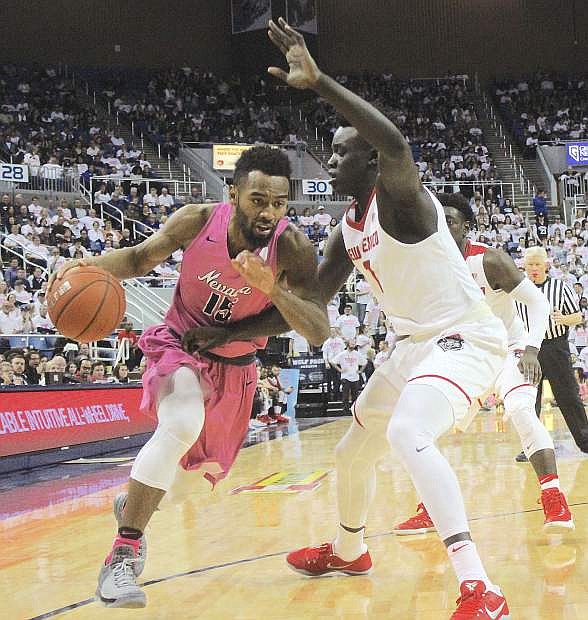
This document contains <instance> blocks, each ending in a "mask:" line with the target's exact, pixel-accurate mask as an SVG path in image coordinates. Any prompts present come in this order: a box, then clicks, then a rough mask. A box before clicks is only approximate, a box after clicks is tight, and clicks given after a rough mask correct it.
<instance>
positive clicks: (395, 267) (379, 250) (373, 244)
mask: <svg viewBox="0 0 588 620" xmlns="http://www.w3.org/2000/svg"><path fill="white" fill-rule="evenodd" d="M427 191H429V190H427ZM429 195H430V196H431V200H432V201H433V205H434V207H435V210H436V212H437V232H435V233H434V234H432V235H430V236H429V237H427V238H426V239H424V240H423V241H420V242H419V243H411V244H408V243H402V242H400V241H397V240H396V239H394V238H393V237H391V236H390V235H389V234H387V233H386V232H385V231H384V230H383V228H382V226H381V225H380V222H379V219H378V205H377V201H376V195H375V192H374V193H373V195H372V198H371V200H370V203H369V206H368V208H367V209H366V211H365V213H364V215H363V217H362V219H361V221H360V222H355V221H354V220H353V207H350V209H348V211H347V213H346V214H345V217H344V218H343V222H342V231H343V239H344V241H345V248H346V250H347V254H348V255H349V258H350V259H351V260H352V261H353V264H354V265H355V267H356V269H358V270H359V271H361V273H363V275H364V276H365V279H366V280H367V282H369V284H370V285H371V287H372V291H373V293H374V295H375V296H376V298H377V300H378V304H379V306H380V309H381V310H382V311H383V312H384V313H385V314H386V317H387V318H388V320H389V321H390V324H391V326H392V329H393V330H394V332H396V334H397V335H398V336H412V335H421V336H422V335H426V334H429V333H430V334H436V333H442V332H443V331H445V330H447V329H451V328H452V326H454V325H456V324H457V323H458V322H459V321H460V320H463V319H464V318H465V317H467V314H468V312H469V311H470V310H473V309H474V307H476V306H479V305H480V304H483V303H484V302H483V299H484V297H483V295H482V292H481V291H480V289H479V288H478V287H477V286H476V283H475V282H474V280H473V279H472V275H471V273H470V271H469V270H468V268H467V265H466V264H465V261H464V259H463V256H462V255H461V254H460V251H459V248H458V247H457V245H456V244H455V241H454V240H453V238H452V236H451V234H450V232H449V229H448V228H447V223H446V222H445V213H444V211H443V207H442V206H441V203H440V202H439V201H438V200H437V198H436V197H435V196H434V195H433V194H432V193H431V192H429ZM488 314H490V312H489V311H488Z"/></svg>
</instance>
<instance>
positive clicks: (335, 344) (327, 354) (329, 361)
mask: <svg viewBox="0 0 588 620" xmlns="http://www.w3.org/2000/svg"><path fill="white" fill-rule="evenodd" d="M344 350H345V342H344V340H343V338H341V336H339V330H338V329H337V328H336V327H331V332H330V336H329V337H328V338H327V339H326V340H325V341H324V343H323V346H322V353H323V360H324V361H325V370H326V379H327V389H328V391H329V394H330V395H331V397H333V398H338V397H339V394H340V391H341V377H340V374H339V371H338V369H337V365H336V364H335V362H334V359H335V357H336V356H337V355H339V353H341V352H343V351H344Z"/></svg>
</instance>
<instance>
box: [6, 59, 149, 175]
mask: <svg viewBox="0 0 588 620" xmlns="http://www.w3.org/2000/svg"><path fill="white" fill-rule="evenodd" d="M0 159H3V160H5V161H12V162H13V163H17V164H18V163H22V164H26V165H28V166H29V172H30V175H31V176H33V177H41V178H43V179H48V180H52V181H59V179H61V178H62V177H63V176H66V175H70V176H73V177H76V178H77V177H82V180H83V181H84V182H86V183H87V182H88V180H89V178H90V177H91V176H93V175H108V174H113V175H114V174H116V175H119V176H120V175H124V176H129V175H131V174H132V175H135V176H142V177H149V176H151V173H150V169H151V164H150V162H149V161H148V160H147V159H146V158H145V156H144V154H143V153H142V152H141V150H140V149H138V148H135V147H134V146H133V145H126V144H125V143H124V140H123V139H122V138H120V136H118V135H117V132H116V131H108V130H106V128H105V127H103V126H102V123H101V122H100V121H99V120H98V117H97V115H96V112H95V110H93V109H92V108H91V107H90V106H88V105H86V104H85V103H84V101H83V100H82V99H81V98H80V97H79V96H78V95H77V94H76V92H75V89H74V87H73V86H72V83H71V80H68V79H66V78H65V77H63V76H62V75H60V74H58V73H57V71H56V70H55V69H53V68H34V67H16V66H14V65H2V66H0Z"/></svg>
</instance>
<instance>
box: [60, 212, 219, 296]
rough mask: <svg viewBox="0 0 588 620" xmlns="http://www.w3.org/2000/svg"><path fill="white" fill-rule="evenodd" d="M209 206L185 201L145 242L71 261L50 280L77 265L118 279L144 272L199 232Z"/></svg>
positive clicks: (136, 275)
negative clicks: (103, 271) (92, 266)
mask: <svg viewBox="0 0 588 620" xmlns="http://www.w3.org/2000/svg"><path fill="white" fill-rule="evenodd" d="M209 208H210V205H206V206H203V205H186V206H185V207H182V208H181V209H180V210H179V211H176V212H175V213H174V214H173V215H172V216H171V217H170V218H169V219H168V220H167V222H166V223H165V224H164V226H163V227H162V228H160V229H159V230H158V231H157V232H156V233H154V234H153V235H152V236H151V237H149V238H148V239H146V240H145V241H143V242H142V243H140V244H138V245H136V246H133V247H130V248H121V249H119V250H114V251H113V252H110V253H108V254H105V255H104V256H93V257H91V258H84V259H80V260H72V261H68V262H67V263H66V264H65V265H64V266H63V267H62V268H61V269H60V270H59V271H58V272H57V273H56V274H53V275H52V276H51V278H52V279H51V282H52V280H53V278H57V279H61V278H62V277H63V275H64V274H65V273H66V272H67V271H68V270H69V269H72V268H73V267H76V266H78V265H95V266H96V267H100V268H101V269H104V270H105V271H108V272H110V273H111V274H112V275H113V276H114V277H116V278H118V279H119V280H125V279H127V278H136V277H139V276H144V275H146V274H148V273H149V272H150V271H151V270H152V269H153V268H154V267H157V265H159V264H160V263H162V262H163V261H164V260H166V259H167V258H168V257H169V256H171V255H172V254H173V253H174V252H175V251H176V250H178V249H180V248H181V247H184V246H186V245H187V244H188V243H189V242H190V241H191V240H192V239H193V238H194V237H195V236H196V235H197V234H198V233H199V232H200V229H201V228H202V226H203V225H204V223H205V222H206V219H207V217H208V213H209ZM51 282H50V284H51Z"/></svg>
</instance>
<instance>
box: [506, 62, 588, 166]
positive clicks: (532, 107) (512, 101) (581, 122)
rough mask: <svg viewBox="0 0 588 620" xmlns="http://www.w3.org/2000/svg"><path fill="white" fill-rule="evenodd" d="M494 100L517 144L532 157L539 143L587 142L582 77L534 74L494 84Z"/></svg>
mask: <svg viewBox="0 0 588 620" xmlns="http://www.w3.org/2000/svg"><path fill="white" fill-rule="evenodd" d="M494 97H495V100H496V102H497V104H498V105H499V107H500V111H501V114H502V116H503V118H504V119H505V121H506V123H507V125H508V126H509V127H510V129H511V131H512V133H513V135H514V137H515V139H516V140H517V142H518V143H519V144H520V145H521V146H522V147H524V149H525V152H526V154H527V155H528V156H531V157H532V156H534V154H535V150H536V148H537V145H538V144H539V143H540V142H559V141H563V140H579V141H581V140H586V137H587V135H588V133H587V130H588V83H587V82H586V80H585V79H584V78H583V77H569V76H563V75H555V74H547V73H537V74H536V75H534V76H532V77H526V78H521V79H519V80H500V81H497V82H496V83H495V84H494Z"/></svg>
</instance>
